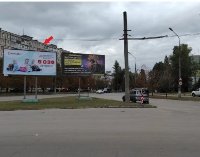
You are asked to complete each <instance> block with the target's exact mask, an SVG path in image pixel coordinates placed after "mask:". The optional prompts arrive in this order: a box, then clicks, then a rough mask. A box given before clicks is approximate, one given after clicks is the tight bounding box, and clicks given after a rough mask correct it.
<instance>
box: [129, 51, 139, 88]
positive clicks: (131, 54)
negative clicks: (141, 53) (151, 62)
mask: <svg viewBox="0 0 200 157" xmlns="http://www.w3.org/2000/svg"><path fill="white" fill-rule="evenodd" d="M128 53H129V54H130V55H131V56H132V57H134V59H135V86H136V73H137V70H136V57H135V56H134V55H133V54H132V53H130V52H128Z"/></svg>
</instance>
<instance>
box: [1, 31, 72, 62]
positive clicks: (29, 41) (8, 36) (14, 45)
mask: <svg viewBox="0 0 200 157" xmlns="http://www.w3.org/2000/svg"><path fill="white" fill-rule="evenodd" d="M4 49H19V50H28V51H53V52H56V54H57V63H59V64H60V63H61V53H63V52H65V53H66V52H69V51H66V50H63V49H62V48H58V47H57V46H56V45H54V44H50V45H45V44H43V43H42V42H39V41H38V40H34V39H33V37H30V36H27V35H17V34H14V33H11V32H8V31H5V30H2V29H1V28H0V58H2V57H3V50H4Z"/></svg>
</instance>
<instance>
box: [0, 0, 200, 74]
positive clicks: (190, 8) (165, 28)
mask: <svg viewBox="0 0 200 157" xmlns="http://www.w3.org/2000/svg"><path fill="white" fill-rule="evenodd" d="M124 11H126V12H127V21H128V29H129V30H131V31H130V32H128V33H129V35H131V36H129V37H130V38H142V37H155V36H162V35H168V36H169V37H166V38H161V39H152V40H129V41H128V51H129V52H130V53H131V54H132V55H129V67H130V69H131V71H134V66H135V61H136V63H137V69H141V68H145V70H150V69H152V68H153V66H154V64H155V63H156V62H160V61H163V60H164V57H165V56H166V55H167V56H169V55H171V54H172V52H173V47H174V46H175V45H178V38H177V36H174V34H173V32H171V31H170V30H169V27H171V28H172V29H173V30H174V31H175V32H176V33H177V34H178V35H179V36H180V42H181V44H188V46H189V47H191V48H192V54H193V55H200V44H199V43H200V2H196V1H192V2H186V1H185V2H182V1H175V2H173V1H161V2H158V1H150V2H148V1H142V2H139V1H125V2H122V1H116V2H115V1H110V2H105V1H102V2H59V3H58V2H0V28H2V29H3V30H6V31H9V32H12V33H15V34H19V35H22V34H23V32H24V34H26V35H29V36H32V37H33V38H34V39H36V40H39V41H40V42H43V41H44V39H45V38H47V37H49V36H51V35H52V36H53V37H54V40H53V41H52V42H51V43H52V44H56V45H57V46H58V47H59V48H63V49H65V50H68V51H71V52H74V53H89V54H91V53H92V54H101V55H105V58H106V65H105V67H106V71H112V70H113V68H112V67H113V65H114V62H115V60H117V61H118V62H119V64H120V66H121V67H122V68H124V45H123V40H119V39H120V38H123V12H124ZM198 33H199V34H198ZM186 34H189V35H187V36H185V35H186Z"/></svg>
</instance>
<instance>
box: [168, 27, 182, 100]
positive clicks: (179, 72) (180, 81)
mask: <svg viewBox="0 0 200 157" xmlns="http://www.w3.org/2000/svg"><path fill="white" fill-rule="evenodd" d="M169 30H170V31H172V32H173V33H174V34H175V35H176V36H177V37H178V40H179V49H178V51H179V57H178V75H179V81H178V98H181V85H182V79H181V50H180V37H179V36H178V34H177V33H176V32H174V30H173V29H172V28H169Z"/></svg>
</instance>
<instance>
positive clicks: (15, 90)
mask: <svg viewBox="0 0 200 157" xmlns="http://www.w3.org/2000/svg"><path fill="white" fill-rule="evenodd" d="M26 91H28V90H26ZM23 92H24V89H23V88H13V89H10V93H23Z"/></svg>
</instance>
